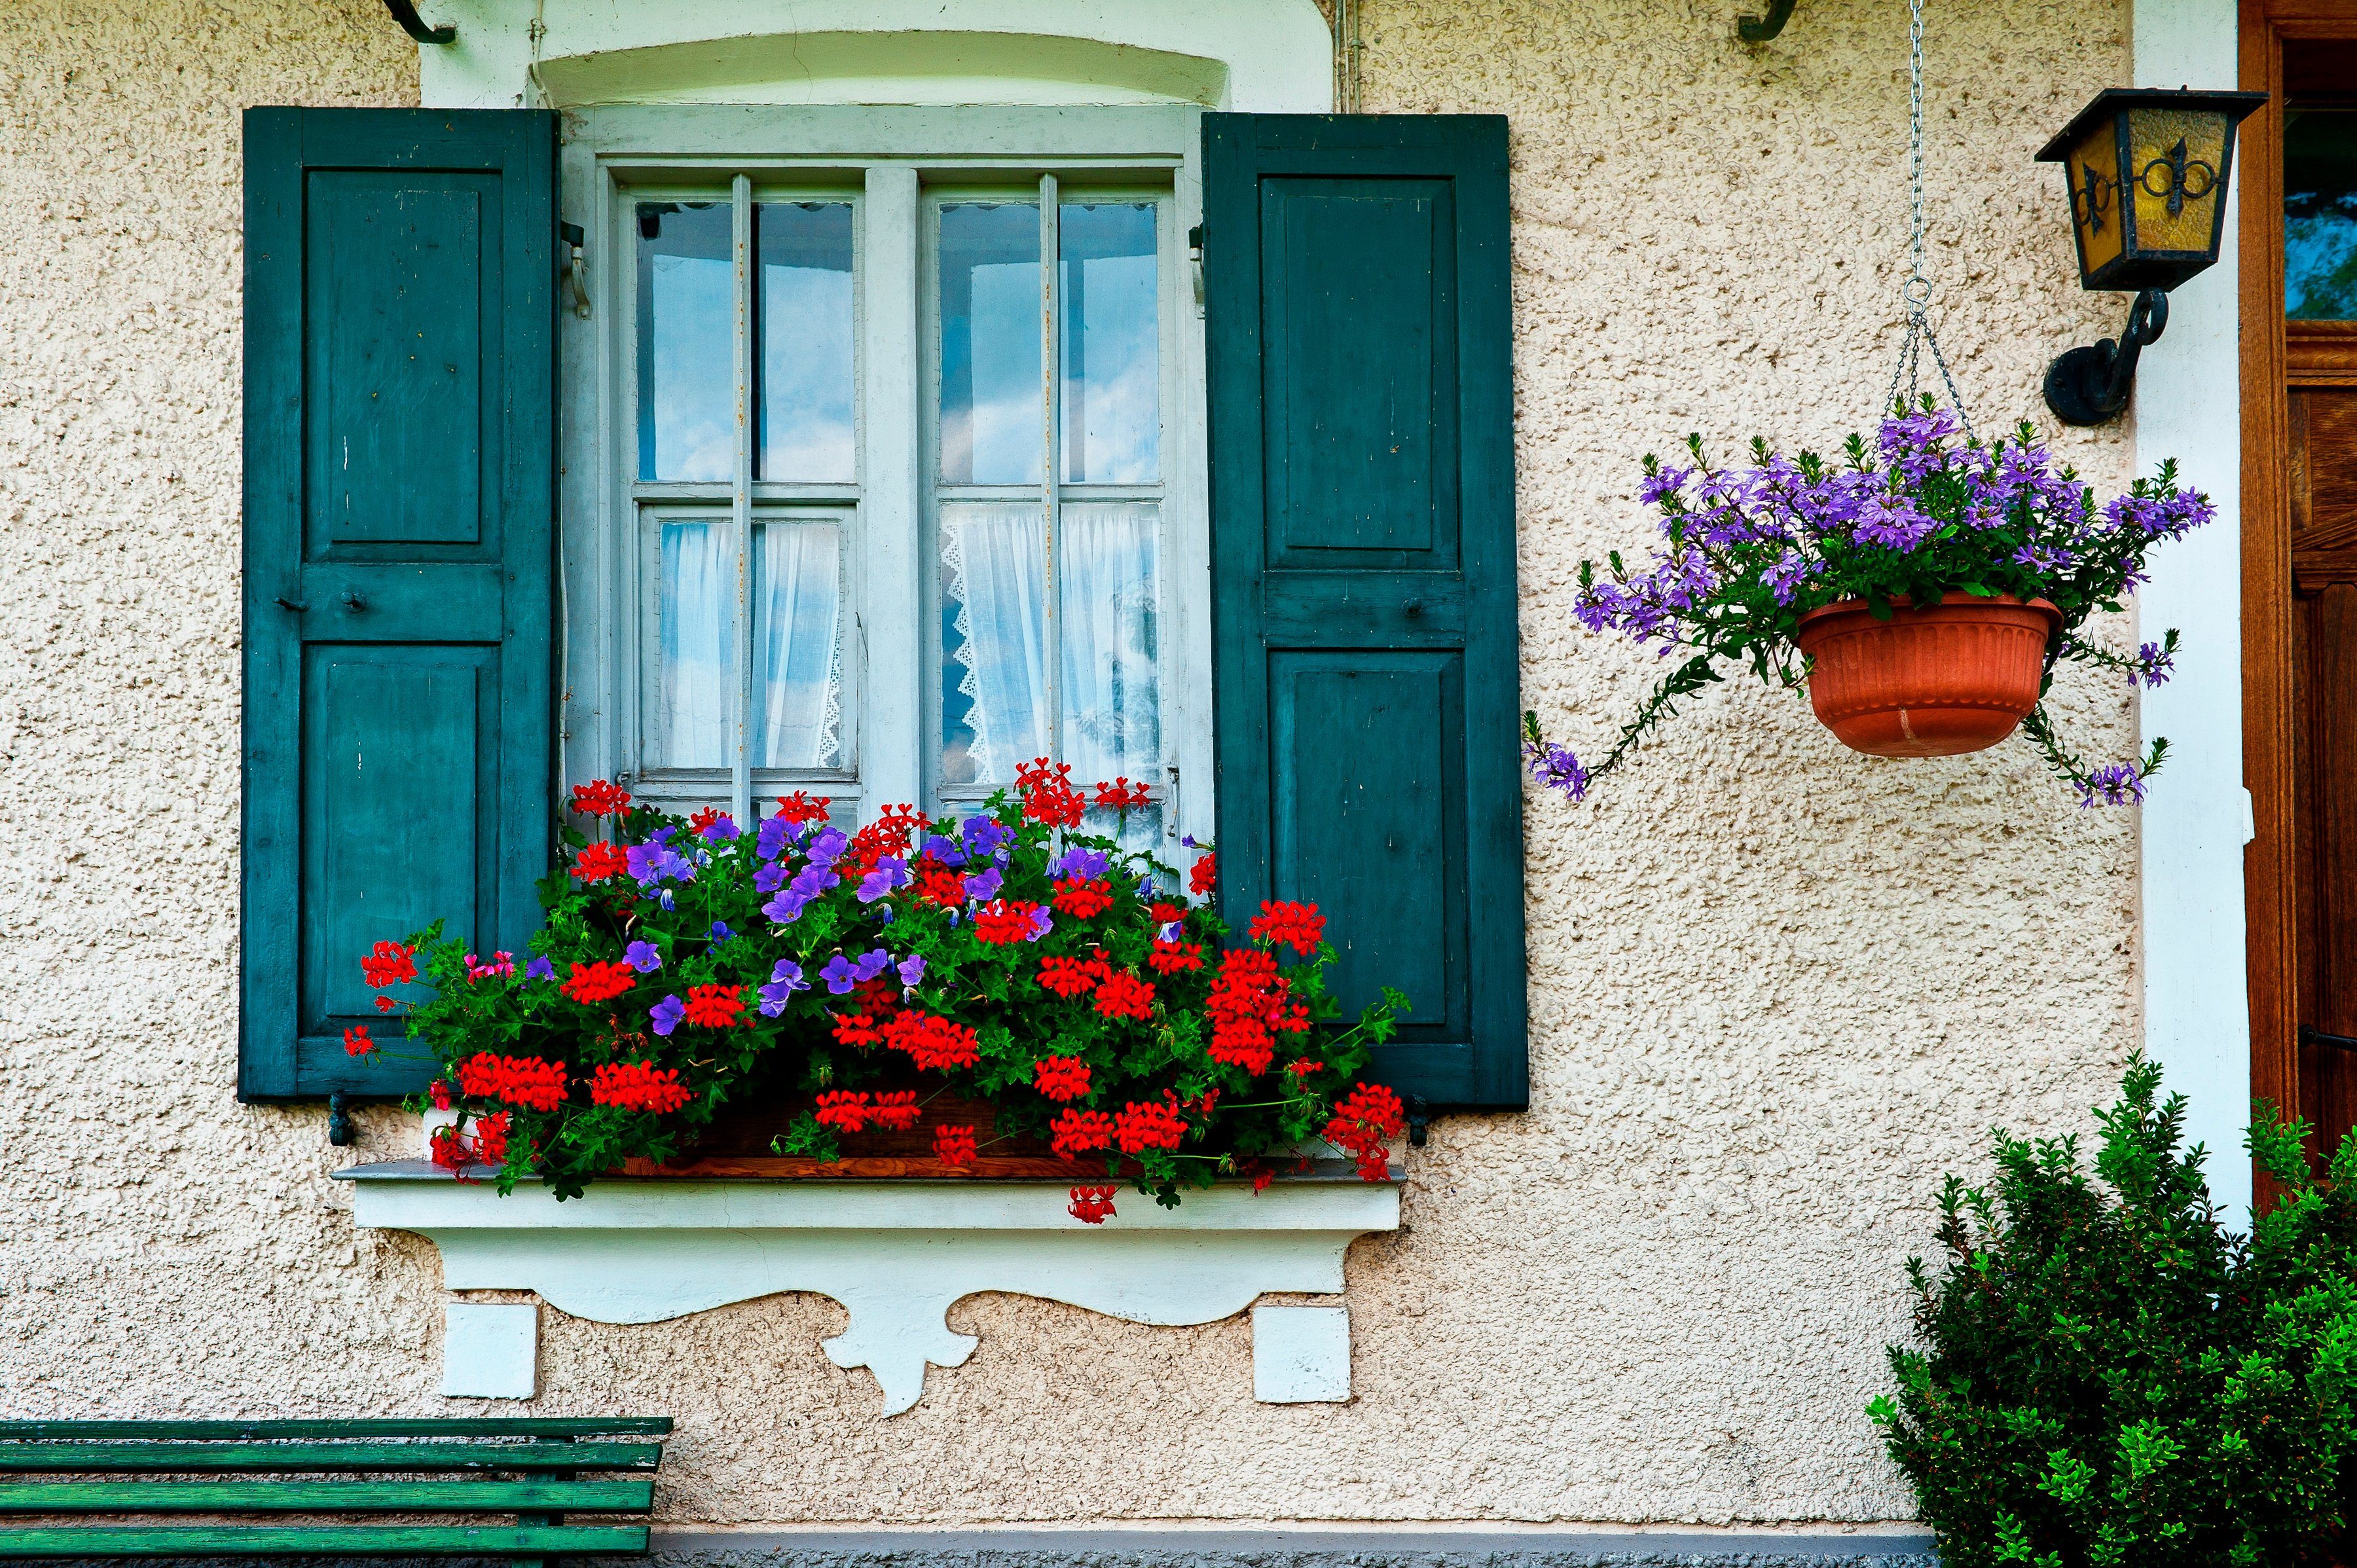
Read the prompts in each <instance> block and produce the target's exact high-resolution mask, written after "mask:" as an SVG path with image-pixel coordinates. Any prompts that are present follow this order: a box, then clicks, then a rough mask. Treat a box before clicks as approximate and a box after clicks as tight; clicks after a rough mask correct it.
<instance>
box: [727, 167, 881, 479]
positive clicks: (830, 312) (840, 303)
mask: <svg viewBox="0 0 2357 1568" xmlns="http://www.w3.org/2000/svg"><path fill="white" fill-rule="evenodd" d="M753 249H754V253H755V255H756V256H757V257H758V258H759V267H760V295H759V302H758V305H757V308H758V309H759V312H760V326H759V332H760V338H761V365H760V372H761V394H760V431H759V437H758V440H757V446H758V453H757V460H758V462H759V467H758V468H757V469H756V470H755V471H756V472H757V473H758V474H759V477H760V478H765V479H786V480H792V481H795V482H798V483H803V484H849V483H850V482H851V481H852V479H853V478H854V476H855V471H856V470H855V465H854V461H853V456H852V439H851V402H852V369H851V336H852V328H853V322H852V306H851V204H850V203H849V202H847V201H764V202H761V203H759V204H758V205H757V206H755V208H754V209H753Z"/></svg>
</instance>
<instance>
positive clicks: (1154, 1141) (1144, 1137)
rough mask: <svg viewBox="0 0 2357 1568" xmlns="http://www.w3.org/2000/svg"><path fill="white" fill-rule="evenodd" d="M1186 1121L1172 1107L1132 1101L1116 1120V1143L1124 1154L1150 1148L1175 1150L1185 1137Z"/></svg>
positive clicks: (1137, 1152)
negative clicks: (1180, 1140)
mask: <svg viewBox="0 0 2357 1568" xmlns="http://www.w3.org/2000/svg"><path fill="white" fill-rule="evenodd" d="M1186 1132H1187V1122H1186V1121H1185V1119H1184V1118H1182V1117H1181V1116H1180V1115H1179V1112H1178V1111H1177V1110H1176V1109H1175V1108H1173V1107H1171V1106H1169V1105H1151V1104H1149V1105H1140V1104H1138V1103H1137V1102H1136V1101H1131V1102H1130V1103H1129V1104H1127V1105H1125V1106H1123V1107H1122V1109H1121V1114H1120V1115H1118V1116H1115V1117H1114V1124H1113V1136H1114V1143H1116V1144H1120V1145H1121V1152H1122V1153H1123V1154H1125V1155H1135V1154H1142V1153H1143V1152H1145V1151H1146V1150H1147V1149H1175V1148H1177V1147H1178V1146H1179V1139H1180V1138H1181V1137H1183V1136H1185V1135H1186Z"/></svg>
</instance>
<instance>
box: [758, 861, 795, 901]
mask: <svg viewBox="0 0 2357 1568" xmlns="http://www.w3.org/2000/svg"><path fill="white" fill-rule="evenodd" d="M790 874H791V867H790V866H788V865H786V863H785V862H784V861H782V860H773V861H770V862H769V863H768V864H767V865H761V866H758V867H756V868H755V869H754V872H753V891H754V892H756V893H775V892H776V891H777V890H778V889H779V888H780V887H782V886H785V883H786V877H787V876H788V875H790Z"/></svg>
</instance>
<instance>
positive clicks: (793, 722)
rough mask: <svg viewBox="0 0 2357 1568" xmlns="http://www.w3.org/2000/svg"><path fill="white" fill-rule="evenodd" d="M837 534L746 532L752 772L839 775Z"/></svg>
mask: <svg viewBox="0 0 2357 1568" xmlns="http://www.w3.org/2000/svg"><path fill="white" fill-rule="evenodd" d="M842 755H843V530H842V529H841V528H840V527H838V526H837V525H835V524H834V523H832V522H794V523H787V522H768V523H762V524H759V525H757V526H756V527H755V528H754V530H753V766H754V767H756V768H839V767H841V766H842Z"/></svg>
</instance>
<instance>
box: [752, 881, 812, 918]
mask: <svg viewBox="0 0 2357 1568" xmlns="http://www.w3.org/2000/svg"><path fill="white" fill-rule="evenodd" d="M810 901H811V895H809V894H807V893H804V892H802V891H801V890H800V889H799V888H793V887H789V888H786V889H785V890H784V891H782V892H780V894H779V895H778V896H777V897H774V898H772V899H770V901H769V902H768V903H766V904H764V905H762V906H761V913H763V914H764V915H767V916H768V917H770V919H772V920H774V921H776V922H777V923H778V924H779V925H780V926H791V925H792V924H793V923H794V922H795V921H796V920H799V919H801V918H802V906H803V905H805V904H808V903H809V902H810Z"/></svg>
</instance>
